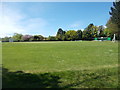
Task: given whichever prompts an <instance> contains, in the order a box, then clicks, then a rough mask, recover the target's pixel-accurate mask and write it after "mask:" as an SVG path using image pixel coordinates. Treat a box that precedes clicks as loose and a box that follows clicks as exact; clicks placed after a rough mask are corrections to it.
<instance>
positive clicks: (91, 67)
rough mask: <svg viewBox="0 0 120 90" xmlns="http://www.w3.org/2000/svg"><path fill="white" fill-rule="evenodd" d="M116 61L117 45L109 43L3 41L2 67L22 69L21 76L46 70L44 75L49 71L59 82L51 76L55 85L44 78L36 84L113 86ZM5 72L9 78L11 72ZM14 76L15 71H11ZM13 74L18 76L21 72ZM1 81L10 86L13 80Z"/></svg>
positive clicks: (115, 74) (115, 75)
mask: <svg viewBox="0 0 120 90" xmlns="http://www.w3.org/2000/svg"><path fill="white" fill-rule="evenodd" d="M117 60H118V44H117V43H112V42H87V41H86V42H49V43H44V42H42V43H3V66H4V67H5V68H8V69H9V70H10V71H20V70H21V71H24V73H22V76H24V75H26V73H27V72H29V73H33V74H32V75H33V76H34V74H37V75H38V76H41V73H43V74H44V73H47V72H48V73H47V75H48V76H47V77H49V74H50V77H54V75H55V77H56V76H57V77H58V78H59V81H61V82H62V83H59V84H58V85H56V84H57V81H56V80H54V78H52V79H53V80H52V79H50V80H52V81H53V82H54V83H55V85H48V86H46V85H47V84H48V83H50V82H49V81H50V80H49V79H46V78H45V80H46V81H48V83H45V84H44V83H41V84H40V83H39V84H37V85H38V86H36V87H40V86H41V87H55V86H57V87H58V86H59V87H66V88H68V87H82V88H84V87H116V86H117V68H116V66H117V63H118V61H117ZM91 73H92V74H91ZM6 75H7V76H8V77H7V78H10V77H9V76H10V75H11V73H7V74H5V76H6ZM14 75H15V76H16V73H12V76H13V77H14ZM17 75H18V76H17V77H19V75H21V74H20V73H18V74H17ZM32 75H30V76H32ZM51 75H53V76H51ZM25 77H26V76H25ZM28 77H29V76H28ZM11 79H12V78H11ZM28 80H29V79H28ZM40 80H41V79H40ZM4 81H5V83H6V84H7V86H8V87H12V85H10V83H15V82H16V80H15V81H14V80H13V79H12V80H10V82H9V83H8V80H7V79H6V78H4ZM23 81H25V80H23ZM23 81H21V82H23ZM55 81H56V82H55ZM5 83H4V85H5V86H6V84H5ZM22 84H23V83H22ZM28 84H32V83H28ZM19 85H20V83H19V84H18V86H17V85H16V86H17V87H19ZM24 85H25V84H24ZM24 85H23V87H27V85H25V86H24ZM31 86H34V85H31Z"/></svg>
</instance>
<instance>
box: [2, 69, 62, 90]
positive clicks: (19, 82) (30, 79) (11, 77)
mask: <svg viewBox="0 0 120 90" xmlns="http://www.w3.org/2000/svg"><path fill="white" fill-rule="evenodd" d="M59 79H60V77H58V76H55V75H52V74H50V73H44V74H31V73H25V72H23V71H16V72H10V71H9V70H8V69H6V68H2V81H3V82H2V87H3V88H59V83H61V82H60V81H59Z"/></svg>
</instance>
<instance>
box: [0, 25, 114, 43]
mask: <svg viewBox="0 0 120 90" xmlns="http://www.w3.org/2000/svg"><path fill="white" fill-rule="evenodd" d="M112 36H113V34H112V33H111V32H110V30H108V29H107V28H105V27H104V26H102V25H101V26H94V24H89V25H88V26H87V27H86V28H85V29H84V30H83V31H82V30H77V31H76V30H67V31H64V30H63V29H62V28H59V29H58V31H57V33H56V36H49V37H44V36H42V35H22V34H19V33H14V35H13V36H12V37H4V38H2V41H3V42H4V41H5V42H6V41H9V39H10V38H12V39H13V41H16V42H19V41H75V40H94V38H97V37H112Z"/></svg>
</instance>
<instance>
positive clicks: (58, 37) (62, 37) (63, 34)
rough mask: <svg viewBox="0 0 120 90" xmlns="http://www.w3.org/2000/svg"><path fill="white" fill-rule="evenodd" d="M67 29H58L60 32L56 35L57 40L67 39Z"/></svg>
mask: <svg viewBox="0 0 120 90" xmlns="http://www.w3.org/2000/svg"><path fill="white" fill-rule="evenodd" d="M65 33H66V32H65V31H63V30H62V29H61V28H59V29H58V32H57V35H56V38H57V40H60V41H61V40H65Z"/></svg>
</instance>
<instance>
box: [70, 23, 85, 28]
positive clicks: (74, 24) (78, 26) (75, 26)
mask: <svg viewBox="0 0 120 90" xmlns="http://www.w3.org/2000/svg"><path fill="white" fill-rule="evenodd" d="M82 25H83V23H82V22H81V21H76V22H74V23H72V24H71V25H69V27H70V28H72V29H81V27H82Z"/></svg>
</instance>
